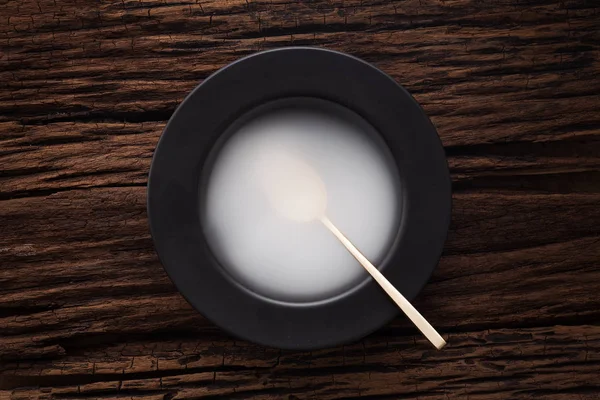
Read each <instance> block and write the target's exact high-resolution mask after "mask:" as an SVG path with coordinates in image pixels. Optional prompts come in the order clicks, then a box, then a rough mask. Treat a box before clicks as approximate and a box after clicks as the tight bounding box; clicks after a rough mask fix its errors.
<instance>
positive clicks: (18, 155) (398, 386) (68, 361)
mask: <svg viewBox="0 0 600 400" xmlns="http://www.w3.org/2000/svg"><path fill="white" fill-rule="evenodd" d="M289 45H316V46H325V47H328V48H332V49H336V50H341V51H345V52H348V53H351V54H353V55H356V56H359V57H362V58H364V59H366V60H367V61H370V62H372V63H374V64H375V65H377V66H378V67H380V68H381V69H382V70H384V71H385V72H387V73H389V74H390V75H391V76H392V77H394V78H395V79H396V80H397V81H398V82H400V83H401V84H403V85H404V86H405V87H406V88H407V89H408V90H409V91H410V92H411V93H412V94H413V95H414V96H415V98H416V99H417V100H418V101H419V102H420V103H421V104H422V105H423V108H424V109H425V111H426V112H427V113H428V115H430V117H431V118H432V121H433V122H434V124H435V125H436V127H437V128H438V131H439V133H440V136H441V138H442V141H443V143H444V146H445V147H446V152H447V155H448V161H449V164H450V168H451V173H452V177H453V188H454V195H453V222H452V228H451V232H450V235H449V238H448V241H447V244H446V247H445V252H444V256H443V258H442V260H441V262H440V265H439V267H438V269H437V270H436V272H435V274H434V277H433V278H432V280H431V282H430V283H429V284H428V285H427V287H426V288H425V290H424V292H423V293H422V294H421V295H420V296H419V297H418V299H417V300H416V302H415V305H416V307H417V308H418V309H419V310H421V311H422V312H423V314H424V315H425V316H426V317H427V318H428V320H430V321H431V323H432V324H433V325H434V326H436V328H439V330H440V331H441V332H444V333H445V334H447V335H448V339H449V340H448V341H449V344H448V346H447V347H446V348H445V349H444V350H443V351H441V352H437V351H435V350H432V349H431V348H430V347H429V345H428V343H427V342H426V341H425V339H423V338H421V337H420V336H419V335H418V333H417V331H416V329H415V328H414V327H412V326H411V324H410V323H409V322H408V321H407V320H406V319H405V318H401V317H399V318H398V319H397V320H395V321H394V322H393V323H391V324H390V325H389V326H387V327H385V328H383V329H381V330H380V331H378V332H376V333H375V334H373V335H371V336H369V337H367V338H366V339H364V340H363V341H361V342H359V343H356V344H353V345H349V346H344V347H339V348H333V349H328V350H322V351H316V352H307V353H297V352H286V351H279V350H275V349H269V348H264V347H260V346H255V345H251V344H248V343H245V342H240V341H236V340H235V339H233V338H231V337H228V336H227V335H225V334H224V333H222V332H221V331H219V330H218V329H217V328H215V327H214V326H213V325H212V324H211V323H210V322H208V321H206V320H205V319H204V318H203V317H202V316H200V315H199V314H198V313H196V312H195V311H194V310H193V309H192V308H191V307H190V306H189V305H188V304H187V303H186V302H185V301H184V300H183V299H182V297H181V296H180V295H179V294H178V293H177V291H176V290H175V288H174V287H173V285H172V283H171V282H170V281H169V279H168V278H167V277H166V275H165V273H164V271H163V270H162V267H161V266H160V263H159V261H158V259H157V257H156V255H155V253H154V250H153V247H152V241H151V238H150V236H149V233H148V228H147V220H146V212H145V185H146V177H147V173H148V168H149V165H150V160H151V157H152V153H153V150H154V147H155V146H156V143H157V141H158V138H159V136H160V134H161V132H162V129H163V128H164V126H165V124H166V121H167V120H168V118H169V117H170V115H171V114H172V112H173V110H174V109H175V107H176V106H177V104H178V103H179V102H180V101H181V100H182V99H183V98H184V96H185V95H186V94H187V93H188V92H189V91H190V90H191V89H192V88H193V87H195V85H197V84H198V83H199V82H201V81H202V80H203V79H204V78H206V77H207V76H208V75H209V74H210V73H212V72H214V71H216V70H217V69H218V68H220V67H222V66H224V65H225V64H227V63H229V62H231V61H234V60H235V59H237V58H239V57H241V56H243V55H246V54H250V53H252V52H254V51H258V50H264V49H268V48H275V47H280V46H289ZM599 205H600V3H598V2H597V1H594V0H577V1H571V0H566V1H542V0H531V1H523V0H502V1H491V0H472V1H470V0H444V1H441V0H403V1H389V0H344V1H324V0H306V1H302V0H295V1H277V0H273V1H252V0H212V1H211V0H191V1H185V0H184V1H177V2H171V1H158V0H157V1H144V0H140V1H126V0H122V1H103V2H91V1H82V0H60V1H55V0H35V1H34V0H0V227H1V228H0V229H1V235H0V398H1V399H4V398H6V399H30V398H39V399H92V398H102V399H112V398H115V399H116V398H119V399H120V398H128V399H129V398H132V399H198V398H202V399H211V398H216V397H219V396H222V397H226V398H242V399H256V400H258V399H284V398H285V399H290V400H291V399H342V398H345V399H352V398H359V397H360V398H371V399H395V398H415V399H418V398H428V399H438V398H439V399H450V398H452V399H488V398H489V399H507V398H511V399H512V398H526V399H527V398H545V399H582V400H590V399H600V383H599V382H600V296H599V295H598V293H600V206H599Z"/></svg>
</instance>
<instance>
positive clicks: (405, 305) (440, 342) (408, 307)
mask: <svg viewBox="0 0 600 400" xmlns="http://www.w3.org/2000/svg"><path fill="white" fill-rule="evenodd" d="M321 222H322V223H323V225H325V226H326V227H327V229H329V230H330V231H331V233H333V235H334V236H335V237H336V238H337V239H338V240H339V241H340V242H341V243H342V244H343V245H344V247H346V249H347V250H348V252H350V254H352V256H353V257H354V258H356V260H357V261H358V262H359V263H360V265H362V266H363V267H364V268H365V269H366V270H367V272H368V273H369V274H371V276H372V277H373V279H375V281H376V282H377V283H378V284H379V286H381V287H382V288H383V290H385V292H386V293H387V294H388V296H390V298H391V299H392V300H394V302H395V303H396V304H397V305H398V307H400V309H401V310H402V311H403V312H404V314H406V316H407V317H408V318H410V320H411V321H412V322H413V324H415V325H416V327H417V328H419V330H420V331H421V332H422V333H423V335H425V337H426V338H427V339H429V341H430V342H431V343H432V344H433V345H434V346H435V347H436V348H437V349H438V350H440V349H441V348H442V347H444V346H445V345H446V341H445V340H444V339H443V338H442V337H441V336H440V334H439V333H437V331H436V330H435V329H434V328H433V326H431V324H430V323H429V322H427V320H426V319H425V318H423V316H422V315H421V314H420V313H419V312H418V311H417V309H416V308H414V307H413V305H412V304H410V302H409V301H408V300H406V298H405V297H404V296H403V295H402V293H400V292H399V291H398V289H396V288H395V287H394V285H392V284H391V282H390V281H388V280H387V278H386V277H385V276H383V274H382V273H381V272H379V270H378V269H377V268H376V267H375V266H374V265H373V264H371V262H370V261H369V260H367V258H366V257H365V256H364V255H363V254H362V253H361V252H360V251H359V250H358V249H357V248H356V247H355V246H354V245H353V244H352V242H350V240H348V238H347V237H346V236H344V234H343V233H342V232H340V230H339V229H338V228H337V227H336V226H335V225H334V224H333V222H331V221H330V220H329V218H327V217H326V216H324V217H322V218H321Z"/></svg>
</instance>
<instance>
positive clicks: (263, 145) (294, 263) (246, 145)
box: [201, 103, 401, 302]
mask: <svg viewBox="0 0 600 400" xmlns="http://www.w3.org/2000/svg"><path fill="white" fill-rule="evenodd" d="M325 110H326V111H325ZM377 139H378V137H377V133H376V132H375V130H374V128H373V127H372V126H370V125H369V124H368V123H366V122H365V121H364V120H363V119H361V118H360V117H358V116H357V115H355V114H354V113H352V112H350V111H349V110H347V109H345V108H342V107H341V106H333V105H332V103H327V108H325V109H323V110H319V108H315V107H300V106H295V107H287V108H281V109H277V110H272V111H269V112H266V113H264V114H259V115H258V116H257V117H255V118H253V119H251V120H250V121H248V122H246V123H245V124H244V125H242V126H241V127H239V128H238V129H237V131H235V132H234V133H233V134H232V135H231V136H230V137H229V139H227V141H226V142H225V143H224V144H223V146H222V147H221V148H220V149H219V150H218V153H217V154H216V156H215V161H214V164H213V165H212V169H211V171H210V174H209V177H208V180H207V184H206V187H205V188H204V190H205V202H204V204H203V210H201V215H203V225H204V231H205V235H206V238H207V241H208V244H209V246H210V248H211V250H212V252H213V253H214V254H215V256H216V258H217V260H218V261H219V263H220V264H221V265H222V266H223V268H224V269H225V270H226V271H227V272H228V273H229V274H230V275H231V276H232V277H233V278H234V279H235V280H237V281H238V282H239V283H240V284H242V285H243V286H245V287H247V288H248V289H250V290H252V291H254V292H256V293H258V294H260V295H263V296H266V297H269V298H272V299H276V300H280V301H288V302H312V301H319V300H325V299H327V298H331V297H334V296H337V295H339V294H342V293H343V292H345V291H347V290H349V289H351V288H352V287H354V286H356V285H357V284H359V283H360V282H361V281H362V280H363V279H365V278H366V277H367V273H366V272H365V271H364V269H363V268H362V267H361V266H360V264H358V262H357V261H356V260H355V259H354V258H353V257H352V256H351V255H350V254H349V253H348V252H347V251H346V249H345V248H344V246H343V245H342V244H341V243H339V242H338V240H337V239H336V238H335V237H334V236H333V235H332V234H331V232H329V231H328V230H327V228H325V226H323V225H322V223H321V222H320V221H319V220H318V218H313V217H314V216H315V215H316V214H315V213H317V214H318V213H321V212H322V211H321V210H322V208H324V209H325V213H326V215H327V216H328V217H329V219H330V220H331V221H332V222H333V223H334V224H335V225H336V226H337V227H338V228H339V229H340V230H341V231H342V232H343V233H344V234H345V235H346V236H347V237H348V238H349V239H350V240H351V241H352V242H353V243H354V244H355V245H356V246H357V247H358V248H359V249H360V251H361V252H363V254H365V256H366V257H367V258H369V259H370V260H371V261H372V262H373V263H374V264H375V265H378V264H379V263H381V262H382V261H383V259H384V258H385V257H386V255H387V254H388V252H389V250H390V247H391V245H392V243H393V241H394V240H395V238H396V236H397V234H398V229H399V223H400V211H401V199H400V182H399V178H398V174H397V172H396V170H395V165H394V163H393V161H392V159H391V154H389V150H388V149H387V148H386V147H385V146H384V145H383V143H382V142H380V140H377ZM290 160H291V161H290ZM288 176H289V179H288V178H287V177H288ZM290 196H292V197H290ZM323 196H325V197H323ZM282 201H283V203H282ZM290 202H293V203H294V204H292V205H291V206H290Z"/></svg>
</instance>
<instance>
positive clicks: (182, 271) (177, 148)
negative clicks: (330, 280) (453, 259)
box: [148, 47, 451, 349]
mask: <svg viewBox="0 0 600 400" xmlns="http://www.w3.org/2000/svg"><path fill="white" fill-rule="evenodd" d="M294 98H304V99H306V98H313V99H321V100H327V101H329V102H334V103H337V104H339V105H342V106H344V107H346V108H348V109H349V110H351V111H353V112H354V113H356V114H358V115H359V116H361V117H362V118H363V119H365V120H366V121H368V122H369V123H370V124H371V125H373V126H374V127H375V128H376V129H377V131H378V132H379V134H380V135H381V138H382V139H383V142H384V143H385V144H386V145H387V147H388V148H389V150H390V152H391V154H392V156H393V158H394V161H395V163H396V166H397V168H398V173H399V175H400V180H401V184H402V188H403V191H402V193H403V194H402V202H401V204H399V205H398V206H399V207H402V217H401V218H402V221H401V224H400V230H399V232H398V237H397V240H396V243H395V245H394V246H393V247H392V250H391V251H390V254H388V256H387V257H386V261H385V262H384V263H383V264H382V265H381V266H380V269H381V270H382V272H383V273H384V274H385V275H386V277H387V278H388V279H389V280H390V281H391V282H392V283H393V284H394V285H395V286H396V287H397V288H398V290H399V291H400V292H401V293H403V294H404V296H405V297H406V298H408V299H409V300H411V299H413V298H414V297H415V296H416V295H417V294H418V293H419V291H420V290H421V289H422V288H423V286H424V285H425V283H426V282H427V280H428V279H429V277H430V276H431V273H432V272H433V269H434V268H435V266H436V265H437V262H438V260H439V257H440V254H441V252H442V248H443V245H444V241H445V238H446V233H447V231H448V225H449V222H450V214H451V185H450V175H449V172H448V165H447V162H446V158H445V155H444V150H443V147H442V145H441V142H440V139H439V137H438V135H437V133H436V130H435V128H434V126H433V125H432V124H431V122H430V121H429V119H428V118H427V116H426V115H425V113H424V112H423V110H422V109H421V108H420V107H419V105H418V104H417V102H416V101H415V100H414V99H413V98H412V97H411V96H410V94H409V93H408V92H407V91H406V90H404V89H403V88H402V87H401V86H399V85H398V84H397V83H396V82H395V81H394V80H393V79H392V78H390V77H389V76H388V75H386V74H384V73H383V72H381V71H380V70H378V69H377V68H375V67H373V66H372V65H370V64H367V63H366V62H364V61H361V60H359V59H357V58H355V57H352V56H349V55H346V54H342V53H339V52H335V51H330V50H323V49H317V48H302V47H294V48H284V49H277V50H271V51H266V52H262V53H257V54H254V55H251V56H249V57H246V58H243V59H241V60H238V61H236V62H234V63H232V64H230V65H228V66H227V67H225V68H223V69H221V70H219V71H218V72H216V73H215V74H213V75H212V76H211V77H209V78H208V79H206V80H205V81H204V82H203V83H202V84H201V85H199V86H198V87H197V88H196V89H194V91H192V93H191V94H190V95H189V96H188V97H187V98H186V99H185V100H184V101H183V103H182V104H181V105H180V106H179V107H178V108H177V110H176V111H175V113H174V114H173V116H172V117H171V120H170V121H169V123H168V124H167V127H166V128H165V131H164V133H163V135H162V137H161V139H160V141H159V144H158V146H157V148H156V151H155V154H154V158H153V160H152V167H151V169H150V176H149V181H148V218H149V221H150V229H151V231H152V237H153V239H154V243H155V246H156V249H157V252H158V255H159V257H160V259H161V261H162V263H163V265H164V267H165V270H166V271H167V273H168V274H169V276H170V277H171V279H172V280H173V282H174V283H175V285H176V286H177V288H178V289H179V290H180V291H181V293H182V294H183V296H184V297H185V298H186V299H187V300H188V301H189V302H190V303H191V304H192V305H193V306H194V307H195V308H196V309H197V310H198V311H200V312H201V313H202V314H203V315H204V316H206V317H207V318H209V319H210V320H212V321H213V322H214V323H215V324H217V325H218V326H220V327H221V328H223V329H224V330H226V331H228V332H230V333H232V334H234V335H235V336H238V337H241V338H244V339H247V340H250V341H253V342H257V343H261V344H264V345H268V346H274V347H279V348H286V349H315V348H322V347H329V346H334V345H338V344H343V343H347V342H350V341H354V340H357V339H360V338H362V337H363V336H365V335H367V334H368V333H370V332H372V331H374V330H376V329H377V328H379V327H381V326H382V325H384V324H385V323H387V322H388V321H390V320H391V319H392V318H393V317H394V316H395V315H397V313H398V312H399V310H398V308H397V306H396V305H395V304H394V303H393V302H392V301H391V300H390V299H389V298H388V297H387V295H386V294H385V293H384V292H383V290H382V289H381V288H380V287H379V286H378V285H377V283H375V282H374V281H373V280H372V279H370V278H369V279H366V280H365V281H364V282H363V283H361V284H359V285H357V286H356V287H354V288H352V289H351V290H348V291H347V292H345V293H344V294H342V295H339V296H336V297H332V298H331V299H328V300H325V301H319V302H314V303H292V302H282V301H277V300H273V299H269V298H267V297H265V296H262V295H260V294H257V293H254V292H252V291H250V290H248V289H247V288H245V287H244V286H243V285H241V284H239V283H238V282H237V281H235V280H234V279H233V278H232V277H231V276H230V275H229V274H228V273H227V272H226V271H225V270H224V269H223V268H222V267H221V266H220V265H219V262H218V261H217V259H216V258H215V256H214V255H213V253H212V252H211V250H210V248H209V246H208V244H207V240H206V238H205V236H204V230H203V227H202V216H201V212H200V206H199V205H200V204H201V202H202V196H203V183H202V182H203V176H205V174H206V169H207V168H210V165H211V163H210V158H211V157H210V155H211V152H212V150H213V149H214V148H215V146H217V145H218V143H220V142H222V140H221V141H220V140H219V139H220V138H221V139H222V136H223V135H224V134H225V132H226V131H228V127H230V126H231V125H232V124H234V123H236V121H238V120H239V119H240V118H241V117H242V116H243V115H247V114H248V112H249V111H251V110H253V109H256V108H258V107H260V106H262V105H264V104H267V103H269V104H273V103H274V102H275V103H276V102H277V101H287V102H289V101H290V99H294Z"/></svg>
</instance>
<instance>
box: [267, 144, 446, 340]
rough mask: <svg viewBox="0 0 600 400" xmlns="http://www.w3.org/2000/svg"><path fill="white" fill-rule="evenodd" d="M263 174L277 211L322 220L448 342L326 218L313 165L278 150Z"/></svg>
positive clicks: (401, 303) (435, 336) (422, 325)
mask: <svg viewBox="0 0 600 400" xmlns="http://www.w3.org/2000/svg"><path fill="white" fill-rule="evenodd" d="M260 175H261V177H262V180H263V185H264V188H265V192H266V194H267V197H268V198H269V201H270V203H271V204H272V205H273V207H274V208H275V210H276V211H277V213H278V214H280V215H282V216H284V217H286V218H289V219H291V220H293V221H296V222H299V223H306V222H312V221H315V220H317V221H321V222H322V223H323V225H325V227H327V229H329V231H331V233H333V235H334V236H335V237H336V238H337V239H338V240H339V241H340V243H342V245H344V247H346V249H347V250H348V251H349V252H350V254H352V256H353V257H354V258H356V260H357V261H358V262H359V263H360V265H362V266H363V267H364V268H365V269H366V270H367V272H368V273H369V274H371V276H372V277H373V279H375V281H376V282H377V283H378V284H379V286H381V287H382V288H383V290H385V292H386V293H387V294H388V296H390V298H391V299H392V300H393V301H394V302H395V303H396V304H397V305H398V307H400V309H401V310H402V311H403V312H404V313H405V314H406V316H407V317H408V318H410V320H411V321H412V322H413V323H414V324H415V325H416V327H417V328H419V330H420V331H421V332H422V333H423V335H425V337H426V338H427V339H429V341H430V342H431V343H432V344H433V345H434V346H435V347H436V348H437V349H441V348H442V347H444V346H445V345H446V341H445V340H444V339H443V338H442V337H441V336H440V334H439V333H437V331H436V330H435V329H434V328H433V327H432V326H431V324H430V323H429V322H427V320H426V319H425V318H423V316H422V315H421V314H420V313H419V312H418V311H417V309H416V308H414V307H413V306H412V304H410V303H409V301H408V300H406V298H405V297H404V296H403V295H402V294H401V293H400V292H399V291H398V289H396V288H395V287H394V286H393V285H392V284H391V283H390V281H388V280H387V279H386V277H385V276H383V274H382V273H381V272H379V270H378V269H377V268H376V267H375V266H374V265H373V264H371V262H370V261H369V260H368V259H367V258H366V257H365V256H364V255H363V254H362V253H361V252H360V251H359V250H358V249H357V248H356V246H354V245H353V244H352V242H350V240H348V238H347V237H346V236H344V234H343V233H342V232H341V231H340V230H339V229H338V228H337V227H336V226H335V225H334V224H333V222H331V220H330V219H329V218H327V216H326V209H327V192H326V189H325V184H324V183H323V181H322V180H321V177H320V176H319V175H318V174H317V172H316V171H315V170H314V169H313V168H312V167H310V166H309V165H308V164H306V163H305V162H303V161H302V160H300V159H299V158H297V157H293V156H291V155H290V154H288V153H287V152H285V151H277V152H274V153H271V155H270V156H269V157H268V158H266V159H265V163H264V168H263V169H262V173H261V174H260Z"/></svg>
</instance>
